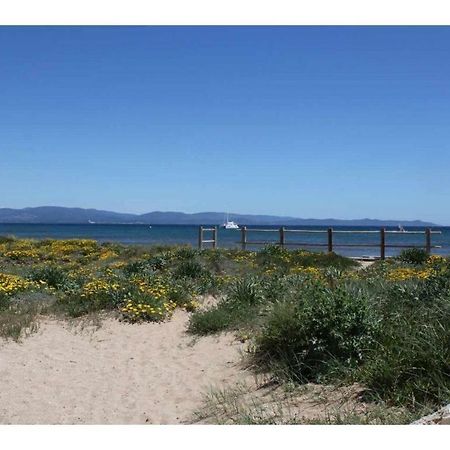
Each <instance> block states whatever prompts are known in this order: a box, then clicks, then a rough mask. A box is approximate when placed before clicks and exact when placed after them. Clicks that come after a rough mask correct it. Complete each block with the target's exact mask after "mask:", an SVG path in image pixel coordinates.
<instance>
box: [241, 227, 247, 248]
mask: <svg viewBox="0 0 450 450" xmlns="http://www.w3.org/2000/svg"><path fill="white" fill-rule="evenodd" d="M241 244H242V250H246V249H247V227H242V228H241Z"/></svg>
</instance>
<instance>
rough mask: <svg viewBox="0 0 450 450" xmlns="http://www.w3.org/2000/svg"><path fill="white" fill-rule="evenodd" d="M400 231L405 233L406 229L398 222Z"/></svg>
mask: <svg viewBox="0 0 450 450" xmlns="http://www.w3.org/2000/svg"><path fill="white" fill-rule="evenodd" d="M398 232H399V233H405V232H406V230H405V229H404V228H403V226H402V225H400V224H398Z"/></svg>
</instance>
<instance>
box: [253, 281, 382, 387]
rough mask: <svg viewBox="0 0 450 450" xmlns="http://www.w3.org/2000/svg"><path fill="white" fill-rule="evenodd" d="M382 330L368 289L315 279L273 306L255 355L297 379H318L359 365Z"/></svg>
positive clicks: (258, 339) (259, 338)
mask: <svg viewBox="0 0 450 450" xmlns="http://www.w3.org/2000/svg"><path fill="white" fill-rule="evenodd" d="M379 330H380V318H379V316H378V315H377V314H376V312H375V311H373V309H372V308H371V307H370V304H369V301H368V299H367V297H366V296H365V295H364V294H363V292H349V291H348V290H346V289H345V288H343V287H337V288H335V289H331V288H330V287H328V286H327V285H326V284H324V283H321V282H311V283H308V284H305V285H304V287H303V289H301V290H298V291H297V292H296V293H295V295H294V296H293V297H292V298H288V299H287V300H285V301H280V302H277V303H275V304H274V305H273V307H272V309H271V311H270V313H269V315H268V317H267V318H266V321H265V322H264V324H263V326H262V328H261V330H260V333H259V335H258V337H257V339H256V352H255V357H256V359H257V361H258V362H259V364H260V365H263V366H269V367H268V368H272V369H275V370H276V371H278V372H279V373H284V374H286V375H288V376H289V377H290V378H293V379H294V380H296V381H299V382H307V381H318V380H321V379H323V378H324V377H327V376H328V375H331V374H332V373H333V372H334V371H336V370H338V369H339V370H341V368H342V367H345V368H354V367H356V366H357V365H358V364H360V363H361V362H362V361H363V360H364V357H365V355H366V352H367V350H368V349H370V348H372V347H373V346H374V345H375V342H376V338H377V336H378V334H379Z"/></svg>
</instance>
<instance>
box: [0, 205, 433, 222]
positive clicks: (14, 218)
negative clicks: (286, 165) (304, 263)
mask: <svg viewBox="0 0 450 450" xmlns="http://www.w3.org/2000/svg"><path fill="white" fill-rule="evenodd" d="M230 219H232V220H234V221H235V222H237V223H238V224H239V225H286V226H293V225H321V226H325V225H330V226H332V225H348V226H397V225H398V224H399V223H401V224H402V225H403V226H417V227H425V226H438V225H436V224H434V223H431V222H423V221H421V220H409V221H405V220H403V221H399V220H379V219H353V220H341V219H332V218H329V219H301V218H296V217H283V216H268V215H254V214H230ZM89 221H91V222H95V223H102V224H107V223H109V224H119V223H135V224H137V223H144V224H151V225H205V224H217V225H218V224H221V223H223V221H224V213H223V212H201V213H195V214H186V213H182V212H175V211H166V212H163V211H153V212H149V213H146V214H124V213H117V212H111V211H101V210H98V209H83V208H65V207H61V206H39V207H36V208H23V209H13V208H0V223H53V224H58V223H61V224H62V223H76V224H82V223H89Z"/></svg>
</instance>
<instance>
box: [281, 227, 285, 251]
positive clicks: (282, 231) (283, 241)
mask: <svg viewBox="0 0 450 450" xmlns="http://www.w3.org/2000/svg"><path fill="white" fill-rule="evenodd" d="M285 242H286V241H285V234H284V227H281V228H280V247H282V248H284V244H285Z"/></svg>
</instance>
